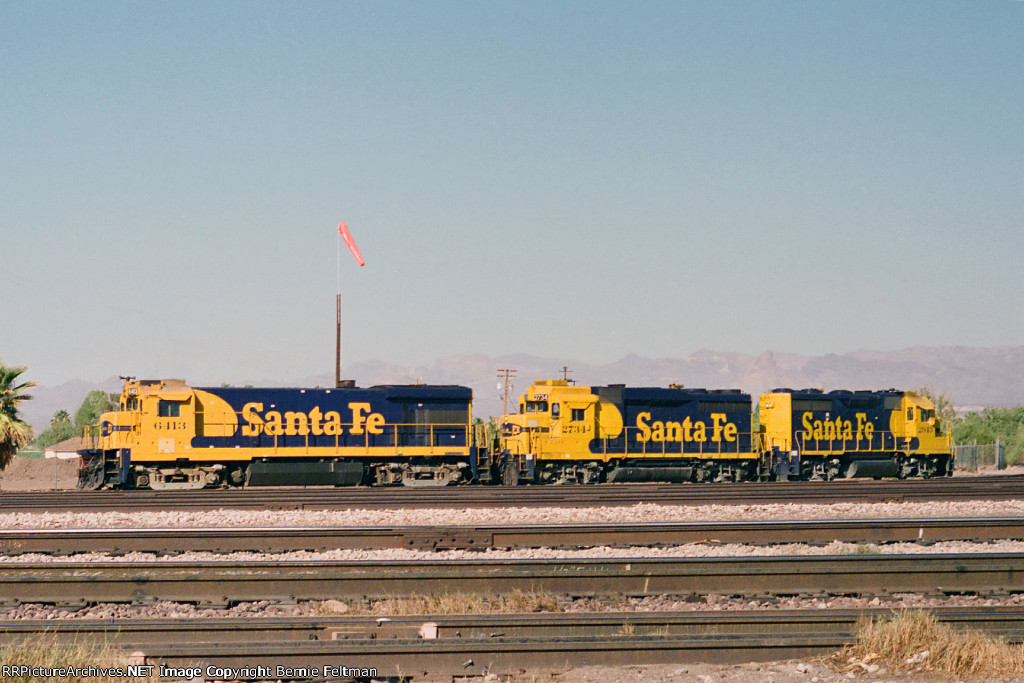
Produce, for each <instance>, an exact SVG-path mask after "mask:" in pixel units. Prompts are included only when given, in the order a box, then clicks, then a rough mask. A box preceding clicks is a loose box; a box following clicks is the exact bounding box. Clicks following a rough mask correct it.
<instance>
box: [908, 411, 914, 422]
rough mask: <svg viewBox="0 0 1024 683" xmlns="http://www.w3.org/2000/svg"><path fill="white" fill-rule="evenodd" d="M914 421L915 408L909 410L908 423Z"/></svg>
mask: <svg viewBox="0 0 1024 683" xmlns="http://www.w3.org/2000/svg"><path fill="white" fill-rule="evenodd" d="M913 419H914V409H913V408H907V421H908V422H909V421H911V420H913Z"/></svg>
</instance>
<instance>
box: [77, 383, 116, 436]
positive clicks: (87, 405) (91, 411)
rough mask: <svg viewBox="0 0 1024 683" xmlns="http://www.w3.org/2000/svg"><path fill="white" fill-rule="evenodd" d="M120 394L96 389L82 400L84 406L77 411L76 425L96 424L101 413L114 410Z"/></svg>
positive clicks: (80, 426) (82, 426)
mask: <svg viewBox="0 0 1024 683" xmlns="http://www.w3.org/2000/svg"><path fill="white" fill-rule="evenodd" d="M118 398H119V395H118V394H108V393H107V392H105V391H102V390H100V389H94V390H93V391H90V392H89V395H88V396H86V397H85V400H84V401H82V406H81V407H80V408H79V409H78V412H77V413H75V427H77V428H78V429H82V428H84V427H88V426H89V425H93V424H96V423H97V422H98V421H99V419H100V415H102V414H103V413H105V412H107V411H109V410H113V409H114V408H115V407H116V406H117V400H118Z"/></svg>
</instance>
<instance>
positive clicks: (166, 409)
mask: <svg viewBox="0 0 1024 683" xmlns="http://www.w3.org/2000/svg"><path fill="white" fill-rule="evenodd" d="M157 411H158V412H157V415H159V416H160V417H181V401H164V400H161V401H160V404H159V406H157Z"/></svg>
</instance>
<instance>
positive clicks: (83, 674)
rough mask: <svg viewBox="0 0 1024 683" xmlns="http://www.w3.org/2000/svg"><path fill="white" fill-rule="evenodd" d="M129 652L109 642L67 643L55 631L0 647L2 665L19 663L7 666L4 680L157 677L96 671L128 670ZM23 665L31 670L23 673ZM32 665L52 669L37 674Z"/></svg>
mask: <svg viewBox="0 0 1024 683" xmlns="http://www.w3.org/2000/svg"><path fill="white" fill-rule="evenodd" d="M128 664H129V655H128V653H126V652H123V651H120V650H116V649H114V648H112V647H110V646H108V645H106V644H101V643H95V642H81V643H79V642H74V643H71V644H69V643H67V642H66V641H59V640H58V639H57V638H56V637H55V636H54V635H53V634H46V633H43V634H40V635H37V636H33V637H30V638H27V639H25V640H23V641H21V642H18V643H14V644H12V645H9V646H7V647H5V648H3V649H0V666H5V667H8V666H9V667H19V668H18V669H15V670H14V671H11V670H5V672H6V673H7V675H5V676H4V677H3V680H4V681H5V682H6V681H12V682H15V681H16V682H20V683H35V682H36V681H47V683H80V682H81V683H84V682H85V681H88V682H89V683H105V682H108V681H109V682H113V681H117V682H118V683H126V682H129V681H135V682H138V683H142V682H146V681H156V680H158V678H157V677H156V676H155V675H154V676H153V677H119V676H117V675H110V676H104V675H96V674H97V673H102V672H103V671H104V670H105V669H120V670H121V671H122V672H126V671H127V665H128ZM22 667H27V668H28V671H26V672H25V673H22V669H21V668H22ZM32 669H43V670H47V669H48V670H49V671H44V672H38V673H47V674H50V675H45V676H42V675H33V673H32V671H31V670H32ZM57 669H72V670H78V672H79V673H78V674H77V675H76V673H75V672H74V671H70V672H68V673H69V675H60V674H59V673H58V672H57V671H56V670H57Z"/></svg>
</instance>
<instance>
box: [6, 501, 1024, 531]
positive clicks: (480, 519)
mask: <svg viewBox="0 0 1024 683" xmlns="http://www.w3.org/2000/svg"><path fill="white" fill-rule="evenodd" d="M1020 516H1024V500H1008V501H958V502H951V503H937V502H927V503H916V502H914V503H832V504H829V505H811V504H789V505H786V504H776V505H702V506H691V505H651V504H645V503H640V504H638V505H632V506H617V507H593V508H468V509H465V510H458V509H449V508H438V509H412V510H403V509H395V510H362V509H348V510H209V511H201V512H189V511H181V512H179V511H160V512H148V511H139V512H44V513H35V512H12V513H5V514H0V529H99V528H122V529H139V528H151V527H161V528H172V529H178V528H184V527H221V528H227V527H240V528H250V527H372V526H387V527H391V526H452V525H465V526H474V525H476V526H480V525H496V524H517V525H521V524H523V525H525V524H568V523H577V524H578V523H586V522H590V523H594V524H599V523H641V522H701V521H708V522H710V521H737V520H739V521H752V520H780V519H858V518H916V517H926V518H927V517H1020Z"/></svg>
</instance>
